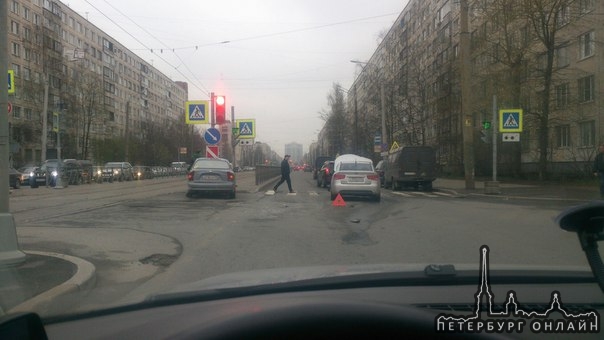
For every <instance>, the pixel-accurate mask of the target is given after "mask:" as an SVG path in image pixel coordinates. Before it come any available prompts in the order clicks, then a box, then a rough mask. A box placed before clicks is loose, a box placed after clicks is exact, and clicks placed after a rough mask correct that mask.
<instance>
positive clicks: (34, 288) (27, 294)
mask: <svg viewBox="0 0 604 340" xmlns="http://www.w3.org/2000/svg"><path fill="white" fill-rule="evenodd" d="M271 184H272V182H270V181H269V182H267V183H261V184H260V185H258V186H257V185H256V183H255V177H254V172H252V171H250V172H240V173H238V174H237V185H238V186H237V191H238V192H249V193H254V192H258V191H261V190H262V189H263V187H269V186H270V185H271ZM474 184H475V188H474V189H466V183H465V180H464V179H447V178H439V179H437V180H436V181H435V182H434V184H433V186H434V190H436V191H443V192H449V193H452V194H455V195H459V196H460V197H464V196H480V195H488V196H501V197H510V198H513V197H518V198H530V199H544V200H548V199H550V200H553V199H559V200H569V201H579V202H580V201H590V200H594V199H598V198H599V189H598V187H597V183H595V184H594V185H593V186H588V185H584V186H581V185H572V186H566V185H561V184H560V183H547V184H538V183H530V182H518V183H510V182H506V181H502V182H500V183H499V188H500V191H501V192H500V193H499V194H496V195H493V194H486V193H485V181H483V180H476V181H475V183H474ZM23 251H24V252H25V253H26V258H25V261H24V262H22V263H19V264H16V265H13V266H6V267H0V312H5V313H6V312H9V313H10V312H24V311H31V310H36V311H41V312H44V310H46V308H47V307H48V306H49V305H50V304H51V303H52V300H53V299H55V298H57V297H59V296H61V295H63V294H68V293H70V292H74V291H77V290H82V289H88V288H90V287H91V286H93V285H94V282H95V268H94V265H92V264H91V263H90V262H88V261H85V260H83V259H80V258H75V257H73V256H68V255H63V254H57V253H47V252H35V251H28V250H27V249H25V250H23Z"/></svg>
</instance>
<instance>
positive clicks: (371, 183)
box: [330, 155, 381, 202]
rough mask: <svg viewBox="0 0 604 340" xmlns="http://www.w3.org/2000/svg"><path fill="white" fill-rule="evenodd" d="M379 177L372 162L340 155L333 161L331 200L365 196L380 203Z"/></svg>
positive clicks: (362, 158) (357, 157)
mask: <svg viewBox="0 0 604 340" xmlns="http://www.w3.org/2000/svg"><path fill="white" fill-rule="evenodd" d="M380 186H381V185H380V176H379V175H378V173H377V172H375V169H374V168H373V162H372V161H371V160H370V159H368V158H364V157H360V156H357V155H342V156H340V157H338V158H336V160H335V164H334V173H333V176H332V177H331V189H330V190H331V199H332V200H334V199H335V198H336V197H337V196H338V194H340V195H342V196H366V197H371V198H373V199H374V200H375V201H378V202H379V201H380Z"/></svg>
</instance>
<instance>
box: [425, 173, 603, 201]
mask: <svg viewBox="0 0 604 340" xmlns="http://www.w3.org/2000/svg"><path fill="white" fill-rule="evenodd" d="M485 182H490V180H486V181H485V180H482V179H477V180H475V181H474V186H475V187H474V189H466V181H465V180H464V179H449V178H438V179H436V180H435V181H434V183H433V187H434V189H435V190H441V191H445V192H450V193H453V194H456V195H460V196H477V195H487V196H502V197H508V198H514V197H516V198H525V199H545V200H547V199H549V200H561V201H562V200H564V201H580V202H588V201H592V200H597V199H600V192H599V187H598V183H597V181H595V180H594V182H593V185H589V183H586V184H582V183H580V184H577V183H571V184H564V183H563V182H545V183H542V182H535V181H514V182H512V181H507V180H503V181H500V182H499V193H498V194H490V193H487V192H486V190H485Z"/></svg>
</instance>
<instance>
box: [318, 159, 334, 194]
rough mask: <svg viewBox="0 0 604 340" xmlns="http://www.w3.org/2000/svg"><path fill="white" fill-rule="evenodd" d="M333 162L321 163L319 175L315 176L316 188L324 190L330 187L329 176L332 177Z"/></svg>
mask: <svg viewBox="0 0 604 340" xmlns="http://www.w3.org/2000/svg"><path fill="white" fill-rule="evenodd" d="M333 165H334V161H326V162H325V163H323V166H322V167H321V170H319V174H318V175H317V186H318V187H323V188H326V187H327V186H328V185H331V176H332V175H333Z"/></svg>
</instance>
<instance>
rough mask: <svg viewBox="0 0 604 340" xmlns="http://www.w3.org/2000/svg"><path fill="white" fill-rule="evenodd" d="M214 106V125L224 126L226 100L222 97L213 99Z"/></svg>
mask: <svg viewBox="0 0 604 340" xmlns="http://www.w3.org/2000/svg"><path fill="white" fill-rule="evenodd" d="M214 104H215V108H216V124H218V125H220V124H224V121H225V115H226V99H225V97H224V96H216V97H214Z"/></svg>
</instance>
